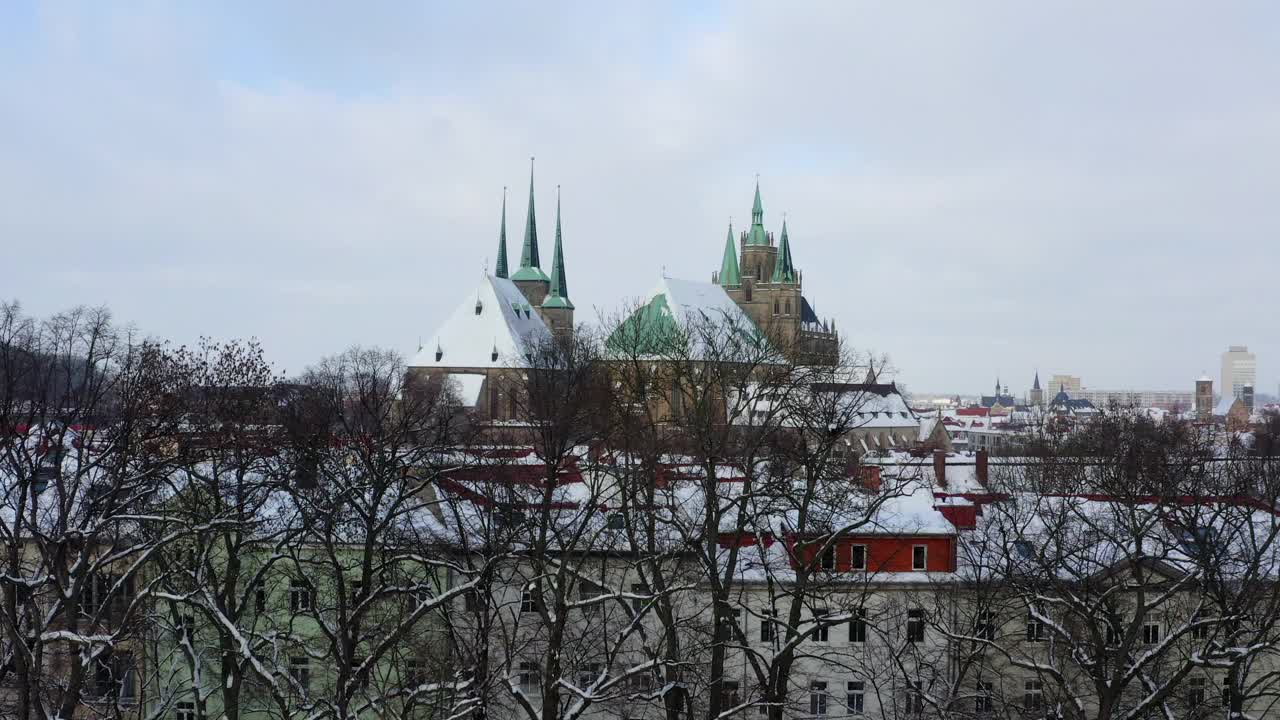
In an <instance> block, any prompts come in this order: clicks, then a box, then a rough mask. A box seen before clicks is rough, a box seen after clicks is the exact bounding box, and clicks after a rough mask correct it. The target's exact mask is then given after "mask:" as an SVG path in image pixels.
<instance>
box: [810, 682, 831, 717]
mask: <svg viewBox="0 0 1280 720" xmlns="http://www.w3.org/2000/svg"><path fill="white" fill-rule="evenodd" d="M809 714H810V715H826V714H827V684H826V683H824V682H814V683H810V684H809Z"/></svg>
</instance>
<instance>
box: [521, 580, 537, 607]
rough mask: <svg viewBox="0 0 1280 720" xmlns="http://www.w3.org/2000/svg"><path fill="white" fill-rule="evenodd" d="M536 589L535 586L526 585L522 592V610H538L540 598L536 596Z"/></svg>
mask: <svg viewBox="0 0 1280 720" xmlns="http://www.w3.org/2000/svg"><path fill="white" fill-rule="evenodd" d="M534 591H535V588H534V586H532V585H526V586H525V588H524V590H522V591H521V592H520V612H522V613H527V612H537V611H538V599H537V598H536V597H535V596H534Z"/></svg>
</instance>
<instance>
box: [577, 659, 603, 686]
mask: <svg viewBox="0 0 1280 720" xmlns="http://www.w3.org/2000/svg"><path fill="white" fill-rule="evenodd" d="M599 677H600V665H599V664H597V663H588V664H587V665H584V666H582V669H581V670H579V671H578V687H580V688H589V687H591V686H592V685H594V684H595V682H596V679H598V678H599Z"/></svg>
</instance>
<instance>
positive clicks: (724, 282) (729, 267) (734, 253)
mask: <svg viewBox="0 0 1280 720" xmlns="http://www.w3.org/2000/svg"><path fill="white" fill-rule="evenodd" d="M719 281H720V285H721V287H737V286H739V285H741V284H742V274H741V273H740V272H739V271H738V249H737V248H736V247H734V246H733V223H729V235H728V237H726V238H725V239H724V259H723V260H721V261H720V275H719Z"/></svg>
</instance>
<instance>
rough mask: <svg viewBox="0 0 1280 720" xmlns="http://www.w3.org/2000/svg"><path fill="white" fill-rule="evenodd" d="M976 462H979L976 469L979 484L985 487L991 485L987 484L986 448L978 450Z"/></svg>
mask: <svg viewBox="0 0 1280 720" xmlns="http://www.w3.org/2000/svg"><path fill="white" fill-rule="evenodd" d="M976 463H977V467H976V470H975V471H976V473H977V475H978V484H979V485H981V486H982V487H984V488H985V487H990V485H988V484H987V451H986V450H979V451H978V457H977V460H976Z"/></svg>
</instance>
